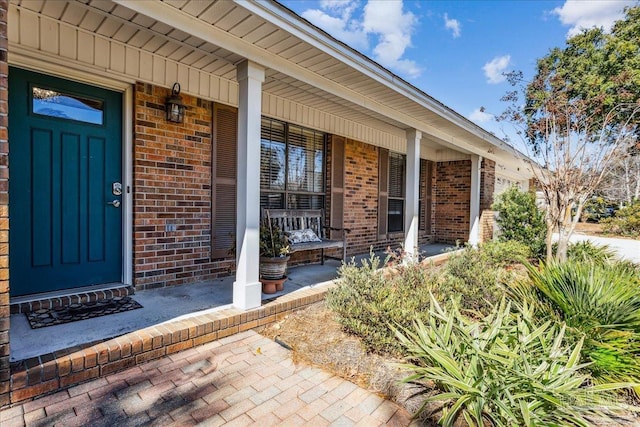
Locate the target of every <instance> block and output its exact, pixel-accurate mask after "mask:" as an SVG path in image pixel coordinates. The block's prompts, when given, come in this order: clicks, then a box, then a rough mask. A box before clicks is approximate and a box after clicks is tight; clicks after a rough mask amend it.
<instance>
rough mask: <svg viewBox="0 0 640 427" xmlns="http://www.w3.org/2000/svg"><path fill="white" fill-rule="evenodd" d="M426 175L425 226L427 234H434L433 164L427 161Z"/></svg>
mask: <svg viewBox="0 0 640 427" xmlns="http://www.w3.org/2000/svg"><path fill="white" fill-rule="evenodd" d="M425 166H426V167H425V175H426V177H425V178H426V179H425V190H426V191H425V197H424V203H423V205H424V225H425V228H424V230H425V232H426V233H427V234H431V233H432V229H431V225H432V222H431V209H432V203H433V197H432V193H433V162H432V161H429V160H426V161H425Z"/></svg>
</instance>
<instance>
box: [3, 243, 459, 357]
mask: <svg viewBox="0 0 640 427" xmlns="http://www.w3.org/2000/svg"><path fill="white" fill-rule="evenodd" d="M451 248H452V246H451V245H445V244H430V245H425V246H422V247H421V248H420V252H421V254H422V256H424V257H430V256H434V255H437V254H440V253H443V252H446V251H447V250H449V249H451ZM377 254H378V255H379V256H380V257H381V259H383V260H384V254H382V253H377ZM368 257H369V254H362V255H358V256H356V257H354V258H355V260H356V262H360V261H361V260H362V259H364V258H368ZM339 266H340V262H339V261H335V260H327V261H326V262H325V264H324V265H320V264H307V265H300V266H296V267H292V268H290V269H289V271H288V280H287V281H286V282H285V285H284V291H282V292H278V293H275V294H268V295H267V294H262V299H263V301H265V300H270V299H273V298H275V297H278V296H281V295H284V294H289V293H293V292H296V291H298V290H300V289H304V288H308V287H313V285H315V284H319V283H323V282H327V281H330V280H333V279H335V278H336V277H337V269H338V267H339ZM233 281H234V277H233V276H231V277H226V278H222V279H216V280H213V281H207V282H201V283H195V284H189V285H183V286H174V287H168V288H161V289H153V290H146V291H138V292H136V294H135V295H134V299H135V300H136V301H138V302H139V303H140V304H141V305H142V306H143V308H141V309H138V310H133V311H129V312H124V313H118V314H111V315H108V316H103V317H96V318H93V319H87V320H83V321H78V322H71V323H66V324H62V325H56V326H50V327H45V328H40V329H31V327H30V326H29V323H28V321H27V318H26V316H25V315H24V314H14V315H11V324H10V325H11V329H10V337H11V355H10V356H11V362H15V361H20V360H25V359H28V358H32V357H36V356H39V355H42V354H46V353H53V352H55V351H58V350H62V349H66V348H70V347H74V346H77V345H83V344H87V343H91V342H95V341H102V340H106V339H110V338H114V337H117V336H120V335H124V334H126V333H129V332H132V331H136V330H140V329H144V328H146V327H149V326H151V325H157V324H163V323H168V322H172V321H177V320H180V319H184V318H188V317H191V316H197V315H202V314H206V313H209V312H214V311H218V310H222V309H225V308H229V307H230V305H231V303H232V294H233Z"/></svg>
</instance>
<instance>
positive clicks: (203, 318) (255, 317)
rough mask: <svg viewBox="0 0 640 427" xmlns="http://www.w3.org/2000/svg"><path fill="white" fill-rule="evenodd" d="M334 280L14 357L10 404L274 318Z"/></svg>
mask: <svg viewBox="0 0 640 427" xmlns="http://www.w3.org/2000/svg"><path fill="white" fill-rule="evenodd" d="M332 283H333V282H328V283H326V284H323V285H316V286H314V287H312V288H306V289H303V290H300V291H297V292H294V293H291V294H287V295H283V296H281V297H279V298H277V299H276V300H274V301H271V302H269V303H266V304H264V305H263V306H261V307H259V308H255V309H253V310H248V311H241V310H237V309H233V308H229V309H223V310H220V311H214V312H210V313H206V314H201V315H196V316H193V317H189V318H186V319H182V320H178V321H174V322H168V323H162V324H158V325H154V326H150V327H148V328H144V329H141V330H138V331H134V332H130V333H128V334H125V335H122V336H119V337H116V338H112V339H109V340H105V341H101V342H97V343H90V344H87V345H84V346H77V347H72V348H69V349H65V350H61V351H56V352H54V353H48V354H44V355H41V356H37V357H32V358H29V359H26V360H23V361H20V362H15V363H13V364H12V365H11V402H10V404H15V403H19V402H23V401H26V400H32V399H34V398H36V397H39V396H41V395H44V394H49V393H52V392H55V391H58V390H61V389H65V388H68V387H70V386H73V385H76V384H79V383H82V382H84V381H88V380H92V379H96V378H99V377H102V376H105V375H108V374H112V373H114V372H117V371H121V370H124V369H127V368H130V367H132V366H136V365H139V364H142V363H145V362H148V361H150V360H154V359H158V358H161V357H164V356H167V355H169V354H172V353H176V352H178V351H182V350H186V349H188V348H192V347H195V346H199V345H202V344H205V343H208V342H211V341H215V340H217V339H220V338H224V337H227V336H229V335H233V334H236V333H238V332H242V331H246V330H249V329H253V328H257V327H259V326H264V325H268V324H270V323H273V322H276V321H278V320H280V319H282V318H283V317H285V316H286V315H288V314H291V313H292V312H293V311H295V310H299V309H301V308H304V307H306V306H308V305H311V304H314V303H316V302H318V301H321V300H323V299H324V297H325V295H326V293H327V290H328V289H329V287H331V286H332Z"/></svg>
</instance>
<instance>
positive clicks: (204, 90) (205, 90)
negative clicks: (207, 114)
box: [198, 72, 211, 98]
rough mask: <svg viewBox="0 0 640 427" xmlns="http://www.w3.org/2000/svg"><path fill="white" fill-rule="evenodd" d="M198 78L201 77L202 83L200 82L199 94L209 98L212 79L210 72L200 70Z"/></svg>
mask: <svg viewBox="0 0 640 427" xmlns="http://www.w3.org/2000/svg"><path fill="white" fill-rule="evenodd" d="M198 78H199V79H200V83H199V84H198V94H199V95H200V96H202V97H204V98H209V96H210V93H209V90H210V88H209V82H210V81H211V80H210V77H209V74H207V73H202V72H200V73H198Z"/></svg>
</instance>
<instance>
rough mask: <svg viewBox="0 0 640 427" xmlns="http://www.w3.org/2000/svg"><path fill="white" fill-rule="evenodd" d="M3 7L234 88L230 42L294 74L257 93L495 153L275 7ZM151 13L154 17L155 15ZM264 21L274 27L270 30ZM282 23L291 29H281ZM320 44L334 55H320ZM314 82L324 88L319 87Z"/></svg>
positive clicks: (31, 1) (113, 1)
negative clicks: (218, 79) (35, 15)
mask: <svg viewBox="0 0 640 427" xmlns="http://www.w3.org/2000/svg"><path fill="white" fill-rule="evenodd" d="M11 3H13V4H16V5H18V6H20V7H22V8H25V9H29V10H31V11H34V12H36V13H40V14H42V15H45V16H48V17H51V18H53V19H56V20H59V21H61V22H64V23H66V24H69V25H72V26H75V27H78V28H80V29H83V30H86V31H89V32H93V33H96V34H98V35H100V36H103V37H106V38H110V39H113V40H116V41H118V42H121V43H125V44H127V45H129V46H133V47H136V48H139V49H141V50H143V51H147V52H150V53H153V54H156V55H159V56H162V57H165V58H168V59H171V60H173V61H176V62H179V63H182V64H185V65H188V66H190V67H193V68H195V69H198V70H202V71H203V72H206V73H210V74H213V75H216V76H220V77H222V78H224V79H227V80H229V81H236V64H237V63H239V62H241V61H242V60H243V59H244V58H245V56H243V55H241V54H240V53H236V52H234V51H232V50H231V49H226V48H223V47H220V46H218V45H216V44H215V43H214V42H213V40H215V35H216V34H221V35H224V36H231V37H230V40H231V41H232V43H236V44H238V45H239V46H243V47H247V49H255V48H258V49H259V50H260V51H261V52H262V53H263V54H266V56H264V58H276V59H275V61H284V62H281V63H284V64H290V66H291V67H292V68H293V69H295V70H297V71H298V74H297V75H296V73H291V74H292V75H293V76H296V77H293V76H292V75H288V74H286V73H287V69H286V68H287V67H283V69H277V67H267V70H266V79H265V82H264V85H263V90H264V91H265V92H267V93H270V94H272V95H275V96H278V97H282V98H284V99H289V100H292V101H295V102H298V103H300V104H302V105H306V106H309V107H312V108H316V109H318V110H321V111H326V112H330V113H331V114H333V115H336V116H339V117H343V118H345V119H348V120H351V121H353V122H356V123H361V124H363V125H365V126H369V127H371V128H374V129H386V130H388V126H389V125H391V126H393V127H394V128H396V129H398V131H401V130H404V129H408V128H413V127H415V128H418V129H420V130H421V131H422V132H423V133H425V134H426V135H427V136H428V139H429V143H430V144H431V146H432V147H433V146H434V144H435V145H437V147H435V148H436V149H438V148H449V149H450V148H455V149H458V150H460V151H463V152H469V151H470V149H473V151H476V152H478V154H481V155H488V156H489V157H491V154H490V153H489V154H486V153H487V152H490V151H491V148H492V147H493V148H494V149H495V145H496V144H495V143H496V141H495V140H493V139H494V138H493V137H492V136H491V135H489V134H488V133H487V132H486V131H484V130H482V129H480V128H477V127H476V126H475V125H473V124H471V123H469V122H465V121H466V120H465V119H464V118H462V117H461V116H459V115H457V113H455V112H453V111H452V110H450V109H448V108H447V107H445V106H444V105H442V104H440V103H439V102H438V101H436V100H434V99H432V98H430V97H428V95H426V94H422V93H420V92H418V91H417V90H416V89H415V88H412V87H410V85H408V84H407V83H405V82H402V81H400V80H399V79H398V78H397V77H396V76H393V75H392V74H391V73H388V72H386V70H384V69H382V68H381V67H379V66H377V64H375V63H373V62H372V61H370V60H369V59H367V58H366V57H364V56H362V55H360V54H359V53H357V52H355V51H353V50H351V49H350V48H348V47H347V46H346V45H343V44H342V43H340V42H337V41H335V40H333V39H331V38H328V37H327V36H326V34H324V33H323V32H322V31H321V30H318V29H315V28H314V27H312V26H310V25H308V24H306V23H305V22H304V21H303V20H301V19H300V18H299V17H297V16H295V15H294V14H293V13H292V12H291V11H289V10H288V9H286V8H284V7H282V6H281V5H279V4H277V3H249V2H244V3H236V2H235V1H229V0H217V1H201V0H163V1H162V2H142V1H138V0H133V1H128V0H76V1H45V0H11ZM149 11H151V12H155V16H153V15H154V13H149ZM165 17H167V18H165ZM176 19H182V20H183V22H187V23H192V24H193V25H194V26H196V27H197V26H202V25H203V24H204V25H206V27H204V26H203V27H201V28H203V29H205V30H206V31H204V32H198V31H190V33H187V32H186V31H183V30H186V29H187V28H185V27H184V26H183V27H182V29H181V28H179V26H177V25H171V24H172V23H173V22H174V21H175V20H176ZM283 19H284V21H282V20H283ZM270 20H273V21H278V20H280V21H278V22H277V24H278V25H276V23H272V22H270ZM282 22H289V23H290V22H293V24H291V25H289V26H288V27H287V26H286V25H283V23H282ZM189 28H190V27H189ZM220 31H222V32H223V33H220ZM305 31H306V33H305ZM205 39H206V40H205ZM315 40H323V43H316V42H315ZM220 44H221V45H224V43H220ZM327 44H329V45H331V46H330V47H331V48H332V49H328V48H327ZM327 52H330V53H332V54H333V55H332V54H330V53H327ZM335 52H345V54H346V55H347V56H349V57H350V58H352V60H351V63H348V62H345V61H344V59H343V58H338V56H339V55H335ZM353 58H355V59H353ZM256 62H259V63H260V60H256ZM263 65H264V64H263ZM309 72H310V73H312V74H309ZM305 73H306V74H305ZM300 76H312V79H309V81H305V79H304V78H300ZM311 80H313V81H311ZM318 81H320V82H322V84H321V85H318V84H317V83H318ZM398 81H400V84H397V83H398ZM319 86H320V87H319ZM405 87H406V89H405ZM326 88H330V89H326ZM412 91H413V92H412ZM186 92H188V90H186ZM342 93H344V94H345V95H344V96H343V95H342ZM452 117H453V121H452ZM454 121H458V122H461V123H462V125H461V124H460V123H454Z"/></svg>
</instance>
